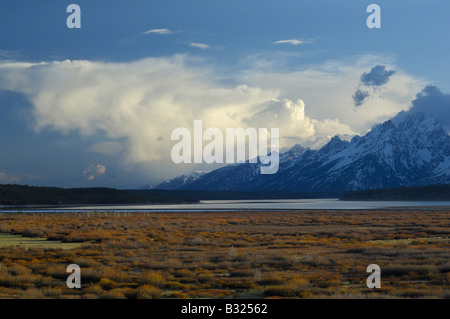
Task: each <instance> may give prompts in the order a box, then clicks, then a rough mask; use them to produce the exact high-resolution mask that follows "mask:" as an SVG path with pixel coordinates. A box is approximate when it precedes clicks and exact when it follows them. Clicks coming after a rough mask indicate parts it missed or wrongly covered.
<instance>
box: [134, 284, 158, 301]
mask: <svg viewBox="0 0 450 319" xmlns="http://www.w3.org/2000/svg"><path fill="white" fill-rule="evenodd" d="M161 293H162V291H161V289H159V288H158V287H155V286H152V285H144V286H141V287H139V288H138V289H137V291H136V294H137V297H138V298H139V299H158V298H159V297H161Z"/></svg>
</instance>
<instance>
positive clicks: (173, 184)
mask: <svg viewBox="0 0 450 319" xmlns="http://www.w3.org/2000/svg"><path fill="white" fill-rule="evenodd" d="M207 173H209V171H194V172H191V173H189V174H186V175H181V176H177V177H175V178H174V179H171V180H168V181H164V182H162V183H159V184H156V185H152V186H150V187H147V188H148V189H165V190H172V189H180V188H182V187H183V186H185V185H189V184H191V183H193V182H195V181H196V180H198V179H199V178H200V177H202V176H203V175H205V174H207Z"/></svg>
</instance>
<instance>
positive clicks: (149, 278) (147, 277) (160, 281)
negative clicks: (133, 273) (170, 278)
mask: <svg viewBox="0 0 450 319" xmlns="http://www.w3.org/2000/svg"><path fill="white" fill-rule="evenodd" d="M138 282H139V283H141V284H149V285H152V286H155V287H158V288H162V287H163V286H164V277H163V275H162V274H161V273H160V272H149V273H146V274H144V275H143V276H141V277H140V278H139V279H138Z"/></svg>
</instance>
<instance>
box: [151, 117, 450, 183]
mask: <svg viewBox="0 0 450 319" xmlns="http://www.w3.org/2000/svg"><path fill="white" fill-rule="evenodd" d="M260 165H262V164H250V163H248V162H247V163H243V164H234V165H230V166H226V167H222V168H219V169H217V170H214V171H212V172H209V173H206V174H202V175H200V176H198V177H197V178H195V179H192V180H190V181H188V180H187V179H186V178H184V177H183V176H181V177H177V178H175V179H173V180H171V181H168V182H165V183H166V185H170V186H171V187H172V186H176V187H174V188H171V189H197V190H235V191H237V190H239V191H244V190H245V191H260V190H286V191H300V192H319V191H347V190H362V189H374V188H390V187H398V186H416V185H427V184H444V183H450V136H449V134H448V133H447V131H446V130H445V129H444V128H443V127H442V125H441V124H440V123H439V122H438V121H437V120H436V119H434V118H433V117H431V116H429V115H425V114H423V113H417V112H401V113H399V114H398V115H397V116H396V117H394V118H393V119H391V120H388V121H386V122H384V123H382V124H379V125H377V126H375V127H374V128H373V129H372V130H370V131H369V132H368V133H367V134H366V135H364V136H355V137H354V138H353V139H352V140H351V141H343V140H341V139H340V138H339V137H337V136H335V137H333V138H332V139H331V140H330V141H329V142H328V143H327V144H326V145H324V146H323V147H322V148H321V149H320V150H310V149H308V148H306V149H305V148H302V147H301V146H299V145H295V146H294V147H292V148H291V149H290V150H289V151H287V152H285V153H282V154H280V167H279V170H278V172H277V173H276V174H273V175H261V174H260V173H259V167H260ZM180 179H181V180H183V183H178V184H177V182H176V181H177V180H180ZM160 185H162V184H160ZM177 185H179V186H177ZM158 188H159V186H158ZM166 189H167V188H166Z"/></svg>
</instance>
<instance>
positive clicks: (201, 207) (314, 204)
mask: <svg viewBox="0 0 450 319" xmlns="http://www.w3.org/2000/svg"><path fill="white" fill-rule="evenodd" d="M401 207H411V208H413V207H421V208H423V207H430V208H439V207H441V208H450V202H448V201H447V202H431V201H427V202H421V201H418V202H407V201H373V202H372V201H338V200H337V199H334V198H329V199H279V200H272V199H271V200H205V201H201V202H200V203H197V204H171V205H97V206H74V207H48V208H44V207H42V208H33V209H31V208H22V209H20V210H21V211H22V212H24V213H27V212H45V213H47V212H48V213H52V212H74V211H76V212H83V211H93V210H97V211H115V212H123V211H127V212H130V211H150V212H157V211H178V212H183V211H210V210H214V211H228V210H309V209H327V210H352V209H385V208H401ZM18 210H19V209H13V208H1V207H0V212H17V211H18Z"/></svg>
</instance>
